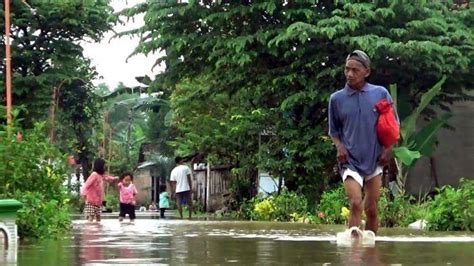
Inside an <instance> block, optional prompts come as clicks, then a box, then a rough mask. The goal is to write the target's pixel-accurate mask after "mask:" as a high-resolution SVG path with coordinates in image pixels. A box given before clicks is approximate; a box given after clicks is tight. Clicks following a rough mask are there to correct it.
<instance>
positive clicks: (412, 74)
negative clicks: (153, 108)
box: [123, 0, 474, 196]
mask: <svg viewBox="0 0 474 266" xmlns="http://www.w3.org/2000/svg"><path fill="white" fill-rule="evenodd" d="M350 2H351V1H334V0H326V1H317V0H308V1H276V0H267V1H248V0H246V1H224V0H223V1H210V0H209V1H206V0H204V1H195V0H190V1H187V3H181V1H155V0H149V1H147V2H146V3H143V4H139V5H137V6H135V7H134V8H132V9H129V10H126V11H124V12H123V14H124V15H128V16H131V15H135V14H137V13H144V14H145V25H144V26H143V27H141V28H138V29H136V30H134V31H130V32H127V34H130V33H131V34H139V35H140V36H141V42H140V45H139V46H138V47H137V48H136V50H135V52H134V53H143V54H150V53H152V52H163V53H161V54H160V57H159V58H157V61H156V64H157V65H158V64H162V63H165V64H166V70H165V71H164V72H162V73H160V74H158V75H157V76H156V78H155V79H154V81H153V83H152V84H153V85H152V86H150V88H159V89H160V90H164V91H165V94H164V96H165V97H168V98H170V99H171V104H172V110H173V114H174V116H173V117H174V118H173V126H174V127H176V128H177V129H178V132H179V136H178V137H177V139H176V141H175V142H172V144H173V145H174V146H175V147H176V148H177V149H178V151H180V152H183V153H184V152H189V151H195V150H199V151H202V152H205V153H206V154H207V155H208V157H209V158H211V159H213V160H214V161H215V162H218V163H225V162H227V163H233V164H235V165H237V166H240V168H237V170H236V172H239V171H238V170H242V172H241V173H244V172H245V170H251V169H255V168H256V167H261V168H263V169H269V170H271V171H272V172H273V174H275V175H277V176H278V175H283V176H285V178H286V181H287V184H288V185H290V186H292V187H294V188H296V187H298V188H299V189H300V190H302V191H305V192H308V193H310V192H311V191H320V190H321V188H322V186H321V184H324V181H325V178H326V177H327V176H330V175H331V173H332V168H333V164H334V160H333V158H334V154H333V152H334V151H333V149H332V148H331V142H330V140H329V138H328V137H327V125H326V124H327V121H326V117H327V101H328V98H329V95H330V94H331V93H332V92H334V91H335V90H337V89H339V88H341V87H342V86H343V85H344V76H343V65H344V63H345V57H346V55H347V54H348V53H349V52H350V51H352V50H353V49H362V50H365V51H366V52H367V53H368V54H369V56H370V57H371V58H372V61H373V64H372V66H373V72H372V78H371V81H372V82H373V83H376V84H381V85H385V86H388V85H389V84H391V83H397V84H398V88H399V100H400V103H402V104H403V106H402V109H403V110H406V111H407V112H409V111H410V110H411V109H413V107H414V106H415V105H417V104H418V102H419V101H420V97H421V95H422V93H423V92H425V91H426V90H428V89H429V88H430V87H431V86H432V85H433V84H435V83H436V82H437V81H438V80H440V79H441V77H442V76H443V75H447V76H448V79H447V81H446V86H445V88H444V90H443V93H442V96H441V97H439V101H438V102H437V104H438V105H439V106H441V107H442V108H448V107H449V106H448V104H449V103H451V102H452V101H454V100H462V99H463V100H466V99H469V96H468V95H466V94H465V93H466V90H467V89H471V88H473V82H474V79H473V73H474V71H473V65H474V61H473V60H472V58H474V40H473V29H474V20H473V18H474V14H473V12H474V11H472V9H469V8H462V7H459V6H457V5H454V4H453V3H449V1H442V2H441V1H426V0H425V1H422V0H418V1H409V2H407V1H402V0H391V1H389V0H386V1H383V0H381V1H357V3H350ZM404 115H405V112H403V113H402V114H401V116H402V117H403V116H404ZM262 132H266V133H265V134H263V136H261V135H262V134H261V133H262ZM259 140H260V141H259ZM316 194H317V193H316ZM316 194H314V195H316ZM316 196H317V195H316Z"/></svg>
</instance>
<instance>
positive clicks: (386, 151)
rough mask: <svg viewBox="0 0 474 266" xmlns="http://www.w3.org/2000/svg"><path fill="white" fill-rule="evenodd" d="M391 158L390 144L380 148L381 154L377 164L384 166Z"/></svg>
mask: <svg viewBox="0 0 474 266" xmlns="http://www.w3.org/2000/svg"><path fill="white" fill-rule="evenodd" d="M391 158H392V147H391V146H390V147H388V148H385V147H384V148H383V150H382V154H381V155H380V159H379V164H380V165H381V166H385V165H387V164H388V163H389V162H390V159H391Z"/></svg>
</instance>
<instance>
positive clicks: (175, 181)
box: [170, 156, 193, 219]
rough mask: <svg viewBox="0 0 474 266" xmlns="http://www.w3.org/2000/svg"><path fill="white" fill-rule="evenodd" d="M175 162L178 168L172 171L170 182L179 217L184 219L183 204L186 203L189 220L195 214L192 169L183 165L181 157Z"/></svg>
mask: <svg viewBox="0 0 474 266" xmlns="http://www.w3.org/2000/svg"><path fill="white" fill-rule="evenodd" d="M174 161H175V163H176V167H175V168H173V170H171V176H170V181H171V186H172V190H173V191H172V192H173V195H174V198H176V205H177V206H178V212H179V216H180V217H181V219H183V207H182V204H183V203H184V202H186V204H187V205H188V208H189V219H191V216H192V213H193V200H192V197H191V193H192V183H191V169H190V168H189V167H188V166H187V165H185V164H184V163H183V158H181V157H180V156H178V157H176V158H175V160H174Z"/></svg>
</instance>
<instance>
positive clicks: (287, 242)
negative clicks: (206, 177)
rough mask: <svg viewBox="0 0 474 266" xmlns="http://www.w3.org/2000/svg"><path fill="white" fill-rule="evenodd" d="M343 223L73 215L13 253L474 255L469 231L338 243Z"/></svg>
mask: <svg viewBox="0 0 474 266" xmlns="http://www.w3.org/2000/svg"><path fill="white" fill-rule="evenodd" d="M342 229H343V228H342V227H320V226H311V225H301V224H285V223H252V222H208V221H181V220H179V221H178V220H155V219H148V220H144V219H143V220H140V219H138V220H136V223H135V224H128V223H125V224H119V223H118V222H117V221H116V220H103V221H102V223H101V224H89V223H86V222H82V221H76V222H75V223H74V228H73V230H72V235H71V236H70V238H68V239H62V240H58V241H50V242H42V243H36V244H28V245H21V246H20V248H19V251H18V252H19V253H18V259H19V261H21V263H19V265H78V264H80V265H83V264H85V265H100V264H127V263H137V264H153V265H155V264H227V263H237V264H239V265H249V264H252V265H253V264H288V265H294V264H324V263H334V264H337V265H386V264H394V263H402V264H419V263H430V262H433V263H443V262H444V263H448V262H449V263H455V264H466V263H471V261H472V260H473V259H474V256H473V254H472V250H473V248H474V246H473V243H474V236H473V235H472V234H471V235H467V236H466V235H464V236H462V237H461V236H455V237H453V238H450V241H451V242H449V243H444V242H442V241H440V242H436V243H433V242H429V241H425V240H426V239H423V238H415V237H414V236H409V235H407V234H404V235H405V236H407V237H408V238H410V239H415V240H416V239H418V240H421V241H419V242H396V241H398V240H400V238H399V239H398V240H397V237H388V238H387V237H386V236H384V237H385V238H384V237H381V238H380V239H382V240H380V239H378V240H377V241H378V242H377V244H376V246H375V247H360V246H352V247H338V246H337V245H336V244H335V234H336V232H337V231H340V230H342ZM391 232H392V231H391ZM386 235H387V234H386ZM399 236H400V235H398V237H399ZM444 239H445V238H440V239H438V240H444ZM423 241H424V242H423ZM463 241H464V242H463ZM0 264H1V263H0Z"/></svg>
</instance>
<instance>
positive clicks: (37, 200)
mask: <svg viewBox="0 0 474 266" xmlns="http://www.w3.org/2000/svg"><path fill="white" fill-rule="evenodd" d="M15 198H16V199H18V200H19V201H21V202H22V203H23V208H21V209H20V210H19V211H18V215H17V222H16V223H17V225H18V234H19V235H20V237H21V238H25V237H31V238H46V237H55V236H57V235H60V234H63V233H65V232H67V231H68V229H69V226H70V223H71V219H70V216H69V209H68V206H67V205H66V204H67V201H68V200H67V199H66V196H65V195H64V194H63V195H61V196H60V197H59V198H61V199H60V200H57V199H48V198H47V197H46V196H45V195H43V194H42V193H40V192H18V193H17V194H16V197H15Z"/></svg>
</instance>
